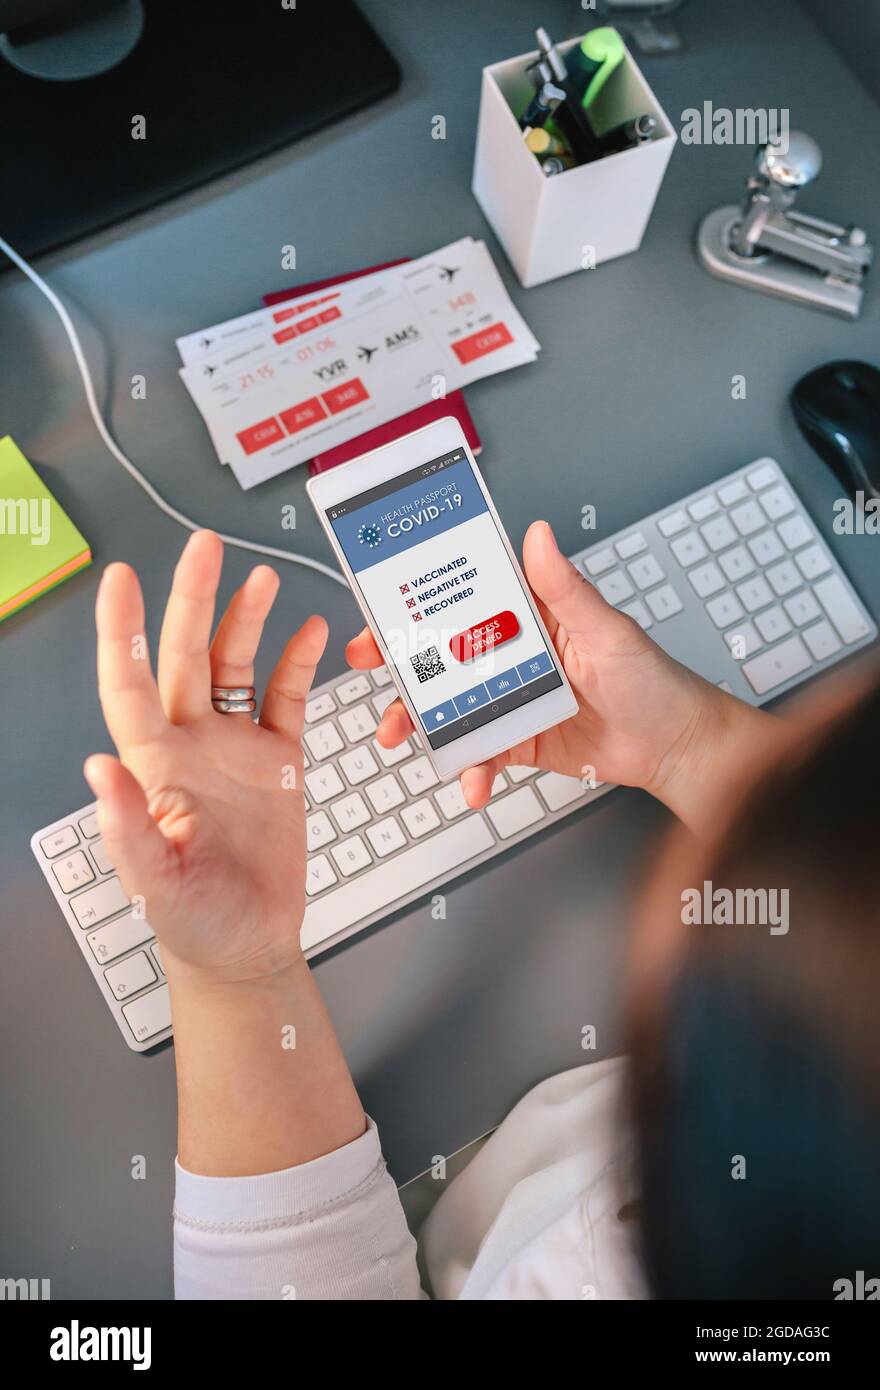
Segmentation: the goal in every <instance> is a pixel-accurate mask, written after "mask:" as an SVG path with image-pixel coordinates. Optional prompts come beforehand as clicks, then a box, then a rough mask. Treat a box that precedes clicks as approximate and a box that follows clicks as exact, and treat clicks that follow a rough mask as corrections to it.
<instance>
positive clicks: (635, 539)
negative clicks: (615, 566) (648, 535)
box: [614, 531, 648, 560]
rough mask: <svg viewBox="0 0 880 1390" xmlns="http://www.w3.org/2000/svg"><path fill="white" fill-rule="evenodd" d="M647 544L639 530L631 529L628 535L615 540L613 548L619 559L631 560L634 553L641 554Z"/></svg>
mask: <svg viewBox="0 0 880 1390" xmlns="http://www.w3.org/2000/svg"><path fill="white" fill-rule="evenodd" d="M647 544H648V542H647V541H646V540H645V538H644V536H643V535H642V533H641V531H633V532H632V533H631V534H630V535H628V536H624V538H623V540H622V541H615V542H614V549H615V550H616V551H617V553H618V555H619V556H620V558H621V560H631V559H632V557H633V556H634V555H641V553H642V551H643V550H644V549H646V547H647Z"/></svg>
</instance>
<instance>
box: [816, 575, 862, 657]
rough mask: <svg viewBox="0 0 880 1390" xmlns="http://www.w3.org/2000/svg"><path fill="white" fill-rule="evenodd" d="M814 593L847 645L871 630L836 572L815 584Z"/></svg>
mask: <svg viewBox="0 0 880 1390" xmlns="http://www.w3.org/2000/svg"><path fill="white" fill-rule="evenodd" d="M813 593H814V594H815V595H816V598H817V599H818V600H819V602H820V603H821V605H822V607H823V608H824V609H825V612H826V613H827V614H828V617H829V618H830V619H831V621H832V623H833V624H834V626H835V627H836V629H837V631H838V633H839V634H840V636H841V637H842V638H843V640H844V642H845V643H846V644H847V646H849V645H850V643H852V642H858V641H859V639H860V638H862V637H867V636H868V633H869V632H870V631H871V629H870V628H869V626H868V624H867V623H866V622H865V619H864V618H863V616H862V614H861V612H860V611H859V609H858V607H857V605H856V603H855V601H854V599H853V597H852V595H851V594H850V592H849V590H848V589H847V587H846V585H845V584H844V582H843V580H842V579H841V578H840V577H839V576H838V575H836V574H833V575H831V577H830V578H829V579H821V580H820V581H819V583H818V584H814V585H813Z"/></svg>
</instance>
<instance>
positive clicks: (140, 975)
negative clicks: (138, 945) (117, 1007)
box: [104, 951, 156, 999]
mask: <svg viewBox="0 0 880 1390" xmlns="http://www.w3.org/2000/svg"><path fill="white" fill-rule="evenodd" d="M104 979H105V980H106V981H107V984H108V985H109V986H110V988H111V989H112V991H113V993H114V994H115V995H116V998H117V999H128V998H130V997H131V995H132V994H137V992H138V990H141V989H146V987H147V985H152V984H155V982H156V972H155V970H154V969H153V967H152V965H151V964H150V962H149V960H148V959H147V955H146V952H145V951H138V953H137V955H136V956H129V958H128V960H124V961H122V962H121V964H119V965H111V967H110V969H109V970H105V971H104Z"/></svg>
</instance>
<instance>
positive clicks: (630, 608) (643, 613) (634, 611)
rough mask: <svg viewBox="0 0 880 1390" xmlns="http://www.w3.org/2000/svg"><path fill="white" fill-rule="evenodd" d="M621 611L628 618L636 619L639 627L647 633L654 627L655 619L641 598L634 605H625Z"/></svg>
mask: <svg viewBox="0 0 880 1390" xmlns="http://www.w3.org/2000/svg"><path fill="white" fill-rule="evenodd" d="M620 611H621V613H625V614H626V615H627V617H628V618H634V619H635V621H636V622H637V623H638V625H639V627H643V628H644V629H645V631H646V632H647V630H648V628H649V627H651V626H652V625H653V622H654V619H653V618H652V617H651V615H650V613H649V612H648V610H647V608H646V607H645V605H644V604H643V603H642V600H641V599H640V598H637V599H636V600H635V602H634V603H625V604H624V605H623V607H622V608H621V610H620Z"/></svg>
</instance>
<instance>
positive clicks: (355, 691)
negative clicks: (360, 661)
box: [334, 674, 373, 705]
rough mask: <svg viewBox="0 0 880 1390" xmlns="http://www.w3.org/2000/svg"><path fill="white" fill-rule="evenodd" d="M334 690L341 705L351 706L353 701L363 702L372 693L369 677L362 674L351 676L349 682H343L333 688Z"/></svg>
mask: <svg viewBox="0 0 880 1390" xmlns="http://www.w3.org/2000/svg"><path fill="white" fill-rule="evenodd" d="M334 690H335V692H336V698H337V700H338V701H339V703H340V704H341V705H353V704H354V702H355V700H364V699H366V697H367V696H368V695H372V693H373V687H372V686H371V684H370V680H369V677H368V676H365V675H363V674H360V675H357V676H352V678H351V680H347V681H343V682H342V684H341V685H337V686H334Z"/></svg>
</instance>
